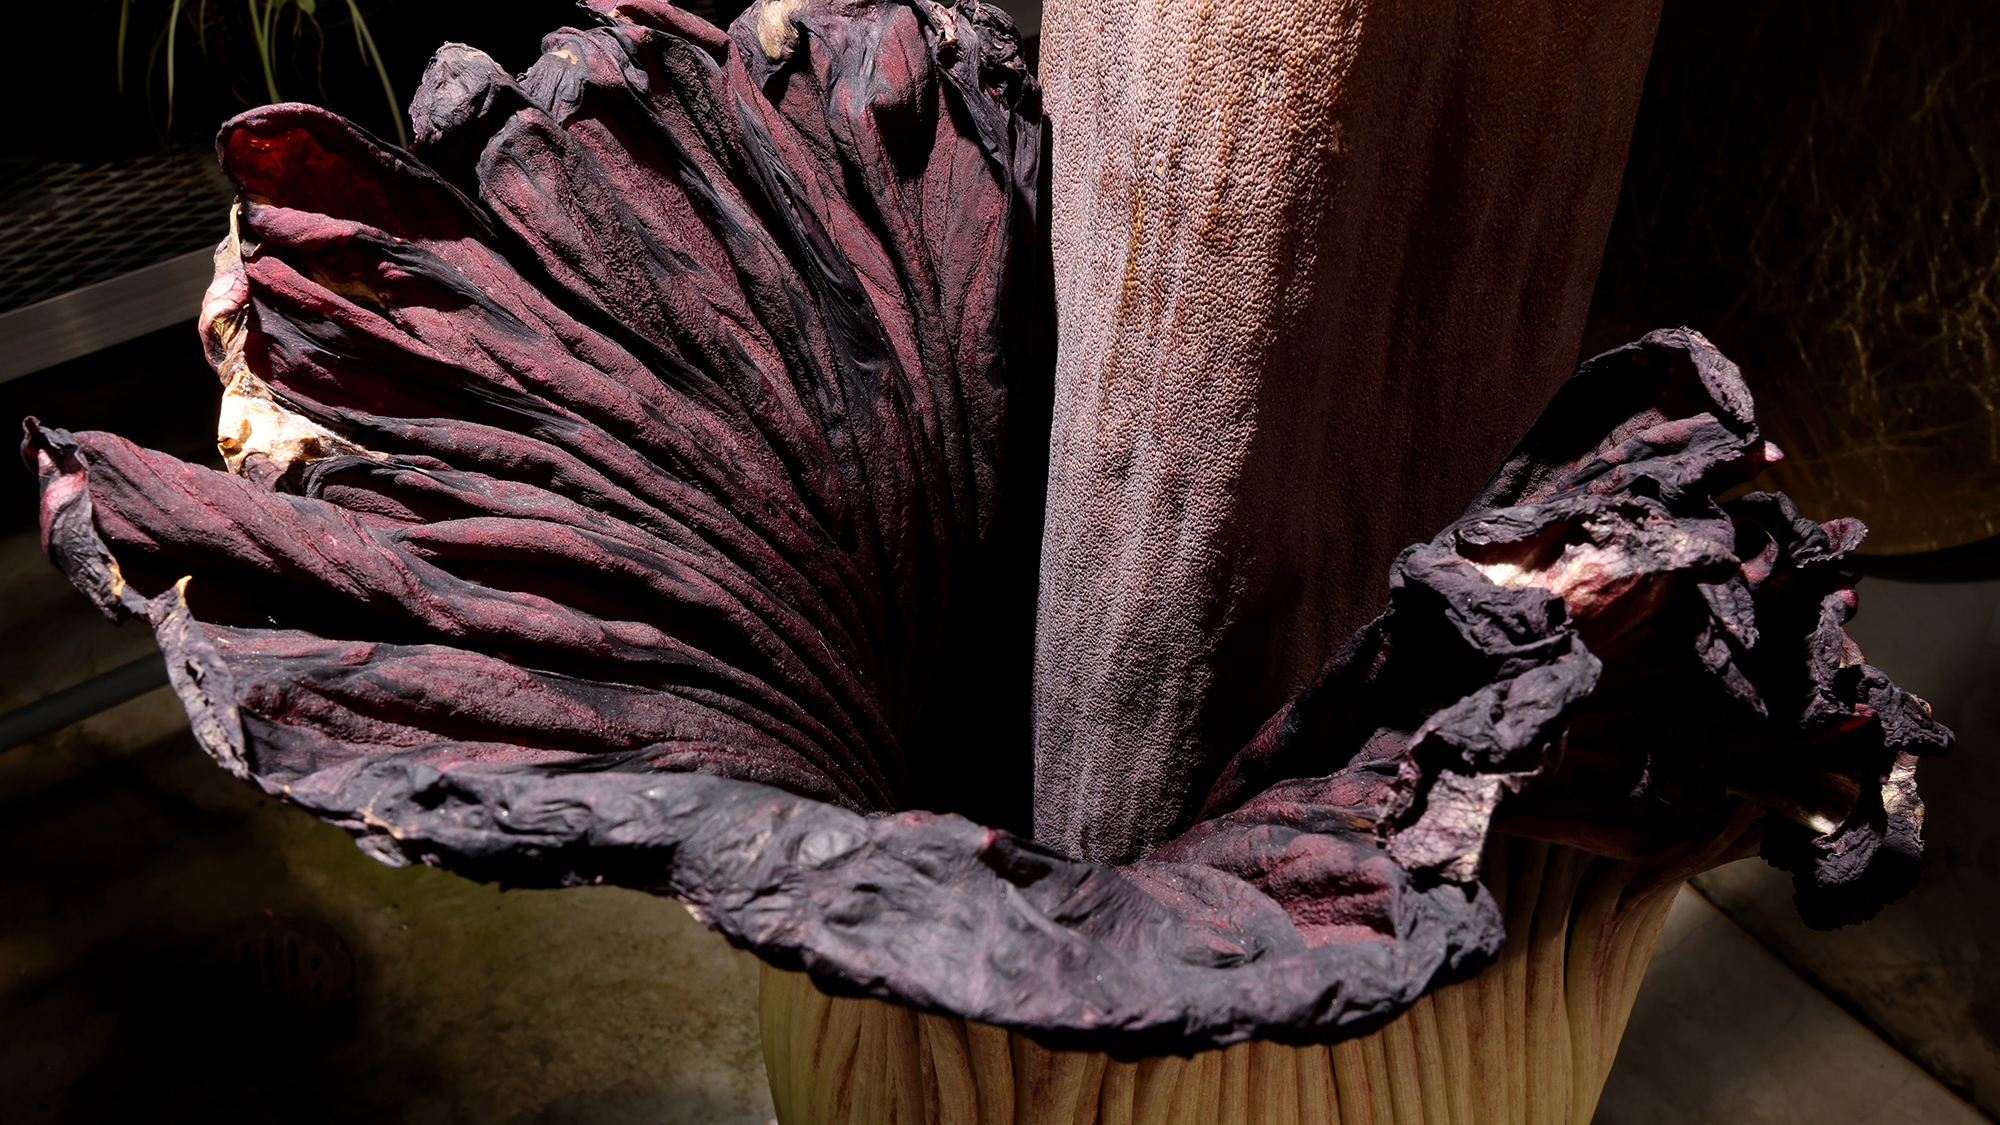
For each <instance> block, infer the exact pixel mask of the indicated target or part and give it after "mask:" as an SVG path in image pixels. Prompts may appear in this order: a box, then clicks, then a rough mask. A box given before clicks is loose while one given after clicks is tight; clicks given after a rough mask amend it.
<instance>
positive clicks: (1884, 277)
mask: <svg viewBox="0 0 2000 1125" xmlns="http://www.w3.org/2000/svg"><path fill="white" fill-rule="evenodd" d="M1645 97H1646V100H1645V102H1644V103H1643V105H1642V108H1641V111H1640V120H1639V124H1638V127H1637V129H1636V130H1635V135H1634V142H1633V152H1632V158H1631V162H1630V164H1629V166H1628V168H1627V170H1626V180H1625V192H1624V197H1623V199H1622V200H1621V204H1620V209H1619V213H1618V217H1617V220H1616V224H1615V227H1614V233H1613V236H1612V240H1611V244H1610V246H1609V248H1608V250H1607V254H1606V259H1605V267H1604V272H1603V274H1602V276H1601V278H1600V281H1599V286H1598V292H1597V302H1596V305H1595V306H1594V308H1593V315H1592V321H1593V323H1592V326H1591V331H1590V333H1589V336H1588V338H1587V341H1586V343H1587V346H1590V347H1593V348H1595V347H1604V346H1610V345H1613V344H1616V343H1621V342H1623V340H1624V339H1626V338H1630V337H1631V336H1633V335H1636V333H1637V332H1638V331H1641V330H1643V329H1645V328H1651V327H1657V326H1659V325H1661V324H1665V323H1686V324H1688V325H1690V326H1691V327H1695V328H1698V329H1701V330H1702V331H1704V332H1706V333H1708V334H1709V335H1710V336H1711V338H1713V339H1715V341H1716V342H1717V344H1718V345H1720V346H1721V347H1722V349H1723V350H1724V352H1725V353H1727V354H1729V355H1731V356H1732V357H1734V358H1736V359H1737V360H1738V361H1739V362H1740V363H1742V365H1743V367H1744V372H1745V376H1746V377H1747V378H1748V379H1749V381H1750V383H1751V386H1752V388H1753V390H1755V391H1756V393H1757V395H1758V400H1759V407H1760V410H1759V414H1760V420H1761V421H1762V422H1763V423H1764V425H1765V428H1766V430H1767V431H1768V432H1769V433H1770V434H1771V435H1772V437H1773V438H1774V439H1775V440H1777V441H1778V442H1779V444H1780V445H1781V446H1782V447H1784V448H1785V450H1786V452H1787V453H1788V454H1790V455H1791V460H1790V462H1789V463H1788V464H1787V465H1786V466H1784V467H1782V468H1781V469H1779V470H1778V471H1777V472H1776V473H1775V474H1774V475H1773V479H1772V483H1773V484H1775V485H1776V486H1778V487H1782V488H1785V489H1786V490H1787V491H1790V492H1792V493H1793V494H1794V497H1795V498H1796V499H1798V500H1799V501H1800V502H1801V505H1802V506H1803V507H1805V508H1806V509H1807V511H1808V512H1809V513H1810V514H1814V515H1817V516H1819V517H1820V518H1828V517H1830V516H1833V515H1836V514H1856V515H1860V516H1861V517H1862V518H1863V519H1864V520H1866V521H1867V522H1868V524H1869V525H1870V528H1871V530H1872V531H1873V535H1872V536H1871V540H1870V542H1869V544H1868V546H1867V548H1866V549H1867V550H1868V551H1870V552H1871V553H1890V554H1893V553H1902V552H1908V551H1920V550H1929V549H1935V548H1939V547H1947V546H1952V545H1955V544H1958V543H1963V542H1966V541H1969V540H1972V539H1978V538H1983V537H1986V536H1990V535H1993V534H1995V533H1996V532H2000V304H1996V302H2000V288H1996V283H2000V5H1991V4H1986V3H1983V2H1982V3H1963V2H1961V3H1942V2H1939V0H1930V2H1917V0H1886V2H1875V3H1859V2H1855V0H1832V2H1826V3H1811V4H1808V3H1800V2H1797V0H1789V2H1783V3H1776V2H1769V0H1764V2H1758V0H1749V2H1748V3H1730V4H1721V3H1712V2H1710V0H1686V2H1683V3H1680V4H1673V3H1670V4H1669V5H1668V7H1667V12H1666V15H1665V17H1664V19H1663V22H1662V27H1661V35H1660V41H1659V47H1658V50H1657V51H1656V55H1655V60H1654V66H1653V70H1652V73H1650V74H1649V75H1648V78H1647V91H1646V95H1645Z"/></svg>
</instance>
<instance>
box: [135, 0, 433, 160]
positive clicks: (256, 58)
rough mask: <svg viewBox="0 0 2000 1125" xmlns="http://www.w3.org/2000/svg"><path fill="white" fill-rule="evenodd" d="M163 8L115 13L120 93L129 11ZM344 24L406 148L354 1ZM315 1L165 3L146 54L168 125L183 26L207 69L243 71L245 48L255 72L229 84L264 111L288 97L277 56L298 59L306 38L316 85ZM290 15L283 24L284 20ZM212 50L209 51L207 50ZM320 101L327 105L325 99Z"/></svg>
mask: <svg viewBox="0 0 2000 1125" xmlns="http://www.w3.org/2000/svg"><path fill="white" fill-rule="evenodd" d="M160 7H161V5H159V4H157V3H147V2H146V0H120V3H119V11H118V41H117V65H118V86H119V90H120V92H121V93H122V92H123V90H124V85H125V68H126V48H127V44H128V43H129V42H130V40H131V37H132V33H133V23H134V18H133V17H134V9H135V8H137V9H140V10H141V11H142V12H144V11H153V12H157V11H159V10H160ZM343 7H344V8H345V11H346V16H347V18H348V22H349V23H350V24H352V26H353V28H354V45H355V49H356V51H357V52H359V54H360V56H361V62H362V65H364V66H368V67H371V68H372V69H373V70H374V72H375V75H376V77H377V78H378V79H380V81H381V84H382V96H383V97H384V98H386V99H387V100H388V104H389V117H390V120H391V121H392V122H393V123H394V125H395V129H396V140H397V142H398V143H399V144H405V145H407V144H408V143H409V132H408V127H407V126H406V125H404V124H403V115H402V112H401V106H400V104H399V103H398V101H397V99H396V91H395V86H394V84H393V83H392V82H391V81H390V78H389V68H388V65H387V64H386V63H385V62H384V61H383V58H382V52H381V50H380V49H379V48H377V47H376V45H375V37H374V35H373V33H371V32H370V31H369V29H368V21H367V19H366V18H364V17H363V16H362V14H361V8H360V5H359V4H358V3H357V2H356V0H344V3H343ZM318 8H319V2H318V0H241V3H240V4H230V3H226V2H224V0H217V2H215V3H210V0H196V2H194V3H189V0H168V3H167V4H166V5H165V19H164V21H163V22H162V23H161V24H160V26H159V27H157V28H156V29H154V31H153V33H152V44H151V49H150V50H149V51H148V53H147V61H146V85H147V87H148V88H150V87H151V85H152V81H153V76H154V74H155V72H156V71H157V70H161V69H164V71H165V79H166V101H167V113H168V120H169V122H170V123H171V120H172V113H173V99H174V89H175V85H176V80H177V74H176V70H177V65H176V64H177V60H178V53H177V51H176V48H177V47H178V45H179V37H180V34H181V31H182V29H183V26H184V25H186V26H188V27H189V28H191V29H192V31H193V33H194V35H195V37H196V42H197V44H198V45H199V47H200V50H201V55H202V58H203V59H204V60H205V61H209V62H211V63H217V62H219V63H220V64H221V65H223V66H225V67H230V66H232V65H234V66H236V67H237V68H238V69H247V68H246V67H243V66H242V63H241V62H240V60H241V59H242V57H243V54H244V48H245V47H248V49H249V51H248V53H249V54H250V56H251V59H250V62H251V63H252V64H253V65H254V68H255V69H254V71H253V72H252V73H250V74H247V75H246V74H238V75H236V76H235V77H236V78H237V79H238V80H239V81H237V82H236V83H234V85H235V86H236V89H237V95H238V97H240V98H242V99H243V100H244V101H246V102H249V103H250V104H260V103H264V104H268V103H276V102H281V101H285V100H286V93H285V90H284V89H283V86H282V84H281V83H280V80H279V76H280V72H281V71H282V69H283V67H282V65H281V55H280V51H281V50H282V49H283V48H285V47H287V46H290V47H291V48H292V50H293V51H294V52H296V51H297V50H298V49H299V48H300V47H301V46H303V45H304V44H305V42H306V41H307V40H308V38H310V40H311V41H312V43H313V45H314V47H315V57H314V60H313V68H312V69H313V76H314V80H315V82H317V79H318V73H319V70H320V67H321V65H322V64H323V62H324V57H323V56H324V52H325V31H324V29H323V28H321V26H320V23H319V19H318ZM288 14H289V15H290V17H291V19H290V20H289V21H287V20H286V19H285V17H286V16H287V15H288ZM141 18H142V19H143V18H144V17H143V15H142V16H141ZM211 48H213V51H212V50H211ZM320 100H321V101H324V100H325V99H324V95H323V93H322V97H321V98H320Z"/></svg>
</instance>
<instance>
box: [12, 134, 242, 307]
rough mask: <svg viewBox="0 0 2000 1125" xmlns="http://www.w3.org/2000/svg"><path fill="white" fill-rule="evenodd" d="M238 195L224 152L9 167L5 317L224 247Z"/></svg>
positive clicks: (30, 162) (171, 153)
mask: <svg viewBox="0 0 2000 1125" xmlns="http://www.w3.org/2000/svg"><path fill="white" fill-rule="evenodd" d="M234 195H235V192H234V189H232V188H231V187H230V184H229V181H228V180H227V179H226V178H225V177H224V176H223V175H222V171H221V169H220V168H218V167H216V163H215V156H214V154H212V153H207V152H200V151H193V150H187V149H175V150H169V151H167V152H164V153H161V154H159V155H156V156H150V157H146V158H144V159H140V160H124V161H119V162H117V163H115V164H104V165H100V166H98V167H94V168H86V167H84V166H82V165H80V164H54V163H48V162H44V161H38V160H27V159H9V160H4V161H0V313H3V312H6V311H7V310H9V309H14V308H19V307H21V306H23V305H28V304H33V303H34V302H37V301H43V300H46V299H48V298H50V297H54V296H56V295H58V294H61V293H67V292H69V291H71V290H73V289H80V288H82V287H83V286H86V285H91V284H94V283H97V282H100V281H107V280H110V279H111V278H114V277H118V276H120V275H122V274H126V273H130V272H132V271H134V270H139V269H144V268H145V267H147V266H151V265H155V264H158V263H160V262H164V261H166V260H168V259H170V258H174V257H178V256H180V255H182V254H186V253H188V252H189V251H193V250H201V249H203V248H205V247H210V246H213V245H215V244H216V243H217V242H220V241H221V240H222V236H223V235H224V234H226V233H228V229H229V202H230V200H231V199H232V198H234ZM189 315H190V316H192V315H193V312H192V310H190V312H189Z"/></svg>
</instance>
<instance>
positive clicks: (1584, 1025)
mask: <svg viewBox="0 0 2000 1125" xmlns="http://www.w3.org/2000/svg"><path fill="white" fill-rule="evenodd" d="M1742 837H1743V833H1742V832H1741V831H1740V830H1739V831H1736V832H1733V833H1725V834H1724V836H1723V837H1718V839H1717V840H1715V841H1711V842H1710V843H1708V844H1707V845H1706V846H1704V847H1702V848H1700V849H1698V850H1694V851H1691V852H1683V853H1681V854H1677V855H1674V856H1671V857H1663V858H1654V859H1640V860H1629V859H1614V858H1609V857H1605V856H1599V855H1594V854H1592V853H1590V852H1586V851H1583V850H1580V849H1578V848H1574V847H1568V846H1565V845H1561V844H1548V843H1542V842H1539V841H1533V840H1526V839H1521V838H1518V837H1505V838H1500V839H1498V840H1497V841H1496V842H1495V843H1493V844H1489V846H1488V849H1487V857H1486V866H1485V873H1486V879H1487V885H1488V887H1489V888H1490V889H1491V890H1492V892H1493V894H1494V896H1495V898H1496V899H1498V900H1499V901H1500V902H1501V903H1502V905H1503V907H1504V908H1505V910H1506V912H1507V932H1508V934H1509V935H1510V940H1509V941H1508V943H1507V947H1506V949H1505V950H1504V951H1503V952H1502V953H1501V955H1500V958H1499V960H1498V961H1496V962H1495V963H1494V964H1492V965H1491V966H1489V967H1487V968H1486V969H1485V970H1484V971H1482V972H1481V973H1479V974H1478V975H1476V976H1474V977H1472V978H1471V979H1469V980H1466V981H1462V982H1460V983H1457V984H1451V985H1446V986H1444V987H1442V988H1439V989H1436V990H1434V991H1432V992H1431V993H1429V994H1427V995H1425V996H1424V997H1423V998H1421V999H1419V1000H1418V1001H1417V1002H1416V1003H1415V1004H1414V1005H1412V1006H1411V1007H1410V1008H1409V1010H1408V1011H1406V1012H1404V1013H1403V1014H1402V1015H1401V1016H1399V1017H1397V1018H1396V1019H1395V1020H1393V1021H1391V1022H1390V1023H1389V1024H1387V1025H1386V1026H1384V1027H1382V1028H1381V1029H1379V1030H1377V1031H1375V1032H1373V1033H1371V1034H1368V1035H1363V1036H1360V1037H1357V1038H1353V1039H1348V1040H1344V1041H1342V1042H1339V1043H1335V1044H1332V1045H1331V1046H1327V1045H1322V1044H1312V1045H1306V1046H1291V1045H1287V1044H1282V1043H1273V1042H1250V1043H1239V1044H1237V1045H1235V1046H1233V1047H1229V1048H1226V1049H1223V1050H1216V1051H1206V1052H1202V1053H1200V1054H1196V1055H1194V1056H1192V1057H1187V1058H1181V1057H1174V1056H1168V1057H1162V1058H1146V1059H1139V1060H1136V1061H1121V1060H1118V1059H1114V1058H1112V1057H1111V1056H1109V1055H1104V1054H1098V1053H1093V1052H1083V1051H1051V1050H1049V1049H1047V1048H1045V1047H1043V1046H1041V1045H1040V1044H1038V1043H1036V1042H1035V1041H1034V1040H1032V1039H1029V1038H1028V1037H1027V1036H1024V1035H1021V1034H1019V1033H1015V1032H1009V1031H1005V1030H1003V1029H1000V1028H996V1027H991V1026H987V1025H984V1024H979V1023H974V1022H971V1021H968V1020H962V1019H953V1018H948V1017H943V1016H933V1015H927V1014H924V1013H920V1012H916V1011H913V1010H911V1009H909V1008H905V1007H902V1006H900V1005H896V1004H890V1003H887V1002H885V1001H881V1000H869V999H848V998H838V997H831V996H828V995H826V994H825V993H823V992H821V991H819V989H817V988H815V987H814V986H813V984H812V982H811V980H810V979H809V978H808V977H807V976H806V975H805V974H803V973H790V972H783V971H780V970H777V969H773V968H770V967H769V966H768V965H767V966H765V968H764V970H763V974H764V975H763V996H762V1003H761V1009H762V1010H761V1016H762V1020H763V1032H764V1064H765V1067H766V1069H767V1070H768V1071H769V1074H770V1079H771V1093H772V1097H773V1100H774V1102H775V1103H776V1106H777V1110H778V1120H779V1121H780V1122H781V1123H782V1125H885V1123H889V1122H897V1123H912V1122H923V1123H925V1125H931V1123H936V1125H1008V1123H1011V1125H1099V1123H1101V1125H1114V1123H1116V1125H1127V1123H1129V1125H1168V1123H1174V1125H1180V1123H1188V1125H1196V1123H1199V1125H1280V1123H1283V1125H1295V1123H1296V1125H1321V1123H1324V1125H1418V1123H1424V1122H1428V1123H1431V1125H1437V1123H1450V1125H1528V1123H1532V1125H1558V1123H1571V1122H1573V1123H1576V1125H1584V1123H1587V1122H1588V1121H1589V1120H1590V1119H1591V1115H1592V1114H1593V1113H1594V1112H1595V1110H1596V1108H1597V1099H1598V1095H1599V1093H1600V1092H1601V1091H1602V1090H1603V1088H1604V1082H1605V1079H1606V1077H1608V1076H1609V1074H1610V1072H1611V1064H1612V1061H1613V1059H1615V1058H1616V1056H1617V1054H1618V1040H1619V1038H1620V1037H1621V1036H1622V1035H1623V1034H1624V1031H1625V1021H1626V1020H1627V1018H1628V1017H1630V1015H1631V1013H1632V1003H1633V1000H1634V999H1635V998H1636V997H1637V996H1638V992H1639V983H1640V981H1641V980H1642V979H1644V977H1645V974H1646V966H1647V964H1648V963H1649V962H1650V961H1651V960H1652V956H1653V946H1654V943H1655V942H1657V941H1658V940H1659V935H1660V928H1661V927H1662V926H1663V925H1664V924H1665V922H1666V917H1667V910H1668V908H1669V907H1671V906H1672V905H1673V901H1674V896H1675V894H1676V893H1677V892H1678V891H1679V890H1680V887H1681V884H1682V883H1683V882H1684V881H1685V880H1686V879H1687V877H1688V876H1689V875H1691V874H1694V873H1695V872H1697V871H1700V870H1705V869H1707V868H1708V867H1711V866H1714V865H1715V864H1716V863H1718V862H1721V861H1722V860H1723V859H1725V858H1734V856H1735V854H1736V853H1737V852H1738V850H1739V849H1738V848H1737V847H1736V846H1735V845H1736V844H1737V843H1739V842H1741V840H1742Z"/></svg>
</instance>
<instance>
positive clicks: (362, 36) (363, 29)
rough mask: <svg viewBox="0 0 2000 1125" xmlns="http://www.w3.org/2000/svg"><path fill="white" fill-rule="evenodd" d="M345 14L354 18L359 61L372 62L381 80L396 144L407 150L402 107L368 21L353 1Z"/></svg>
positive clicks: (408, 132)
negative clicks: (397, 100) (398, 103)
mask: <svg viewBox="0 0 2000 1125" xmlns="http://www.w3.org/2000/svg"><path fill="white" fill-rule="evenodd" d="M347 13H348V14H349V15H350V16H352V17H354V41H355V43H356V44H357V45H358V46H359V47H360V48H361V61H363V62H369V61H371V60H372V61H373V62H374V64H375V76H376V77H377V78H380V79H381V80H382V96H383V97H384V98H386V99H388V102H389V120H390V121H391V122H393V123H394V124H395V126H396V143H397V144H399V145H402V146H403V147H404V148H408V147H409V145H410V131H409V128H408V127H407V126H405V125H404V124H403V107H402V106H400V105H397V104H396V89H395V87H394V86H392V85H390V83H389V68H388V66H387V65H386V64H384V63H383V61H382V51H381V49H380V48H378V47H376V46H375V37H374V36H373V35H371V34H369V31H368V21H367V20H364V19H362V18H361V6H360V5H359V4H358V3H356V2H355V0H347Z"/></svg>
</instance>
